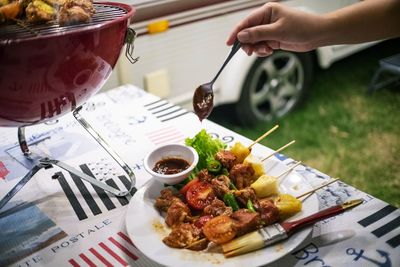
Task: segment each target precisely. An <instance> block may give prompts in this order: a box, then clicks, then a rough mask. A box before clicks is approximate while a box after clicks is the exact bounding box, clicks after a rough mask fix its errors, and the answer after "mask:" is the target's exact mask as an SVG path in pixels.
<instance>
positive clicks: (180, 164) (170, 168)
mask: <svg viewBox="0 0 400 267" xmlns="http://www.w3.org/2000/svg"><path fill="white" fill-rule="evenodd" d="M189 166H190V164H189V163H188V162H187V161H186V160H184V159H181V158H166V159H162V160H159V161H157V162H156V165H155V166H154V168H153V171H154V172H156V173H159V174H175V173H179V172H182V171H184V170H186V169H187V168H189Z"/></svg>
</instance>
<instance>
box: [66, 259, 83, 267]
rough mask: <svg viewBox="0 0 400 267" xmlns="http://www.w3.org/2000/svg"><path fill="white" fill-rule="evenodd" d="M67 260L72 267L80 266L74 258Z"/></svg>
mask: <svg viewBox="0 0 400 267" xmlns="http://www.w3.org/2000/svg"><path fill="white" fill-rule="evenodd" d="M68 262H69V263H71V265H72V266H74V267H80V265H79V264H78V263H77V262H76V261H75V260H74V259H70V260H69V261H68Z"/></svg>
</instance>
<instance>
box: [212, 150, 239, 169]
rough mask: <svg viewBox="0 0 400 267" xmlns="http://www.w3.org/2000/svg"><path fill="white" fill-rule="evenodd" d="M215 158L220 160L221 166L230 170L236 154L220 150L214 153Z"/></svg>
mask: <svg viewBox="0 0 400 267" xmlns="http://www.w3.org/2000/svg"><path fill="white" fill-rule="evenodd" d="M215 159H216V160H218V161H219V162H221V164H222V166H224V167H225V168H227V169H228V170H230V169H231V168H232V167H233V165H234V164H235V161H236V156H235V154H233V153H232V152H230V151H228V150H220V151H218V152H217V154H215Z"/></svg>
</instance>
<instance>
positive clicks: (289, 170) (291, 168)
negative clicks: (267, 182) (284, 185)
mask: <svg viewBox="0 0 400 267" xmlns="http://www.w3.org/2000/svg"><path fill="white" fill-rule="evenodd" d="M300 164H301V161H299V162H297V163H296V164H295V165H293V166H292V167H290V169H288V170H286V171H285V172H284V173H281V174H280V175H279V176H277V177H276V179H277V180H279V178H281V177H283V176H285V175H286V174H288V173H289V172H291V171H292V170H293V169H294V168H296V167H297V166H299V165H300Z"/></svg>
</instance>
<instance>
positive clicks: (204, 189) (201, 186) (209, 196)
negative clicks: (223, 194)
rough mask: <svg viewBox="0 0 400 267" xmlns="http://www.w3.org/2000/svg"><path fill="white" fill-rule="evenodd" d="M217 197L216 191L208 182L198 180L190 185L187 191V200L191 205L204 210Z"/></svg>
mask: <svg viewBox="0 0 400 267" xmlns="http://www.w3.org/2000/svg"><path fill="white" fill-rule="evenodd" d="M214 198H215V193H214V191H213V188H212V186H211V184H209V183H207V182H198V183H195V184H194V185H192V186H190V187H189V189H188V191H187V192H186V200H187V202H188V203H189V205H190V206H191V207H192V208H194V209H197V210H202V209H204V208H205V207H206V206H208V205H210V203H211V201H213V200H214Z"/></svg>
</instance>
